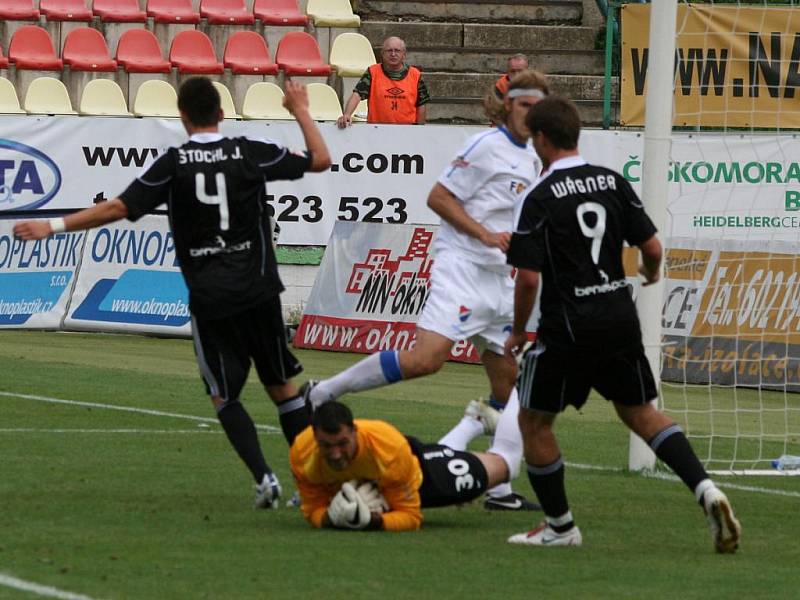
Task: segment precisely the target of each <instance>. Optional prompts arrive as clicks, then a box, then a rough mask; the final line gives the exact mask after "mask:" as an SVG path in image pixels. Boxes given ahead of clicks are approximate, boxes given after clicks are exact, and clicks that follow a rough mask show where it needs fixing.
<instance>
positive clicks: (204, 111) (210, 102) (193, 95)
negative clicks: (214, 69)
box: [178, 77, 224, 135]
mask: <svg viewBox="0 0 800 600" xmlns="http://www.w3.org/2000/svg"><path fill="white" fill-rule="evenodd" d="M178 110H179V111H180V113H181V121H182V122H183V126H184V127H185V128H186V132H187V133H188V134H189V135H191V134H193V133H195V132H199V131H216V130H217V127H218V125H219V122H220V121H221V120H222V119H223V117H224V115H223V113H222V108H221V103H220V98H219V92H218V91H217V88H215V87H214V84H213V83H212V82H211V80H210V79H209V78H208V77H191V78H189V79H187V80H186V81H185V82H184V83H183V85H181V87H180V90H179V91H178Z"/></svg>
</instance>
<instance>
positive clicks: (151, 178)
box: [119, 151, 175, 221]
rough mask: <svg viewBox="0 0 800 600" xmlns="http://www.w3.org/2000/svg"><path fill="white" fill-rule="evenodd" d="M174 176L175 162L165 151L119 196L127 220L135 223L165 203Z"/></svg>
mask: <svg viewBox="0 0 800 600" xmlns="http://www.w3.org/2000/svg"><path fill="white" fill-rule="evenodd" d="M174 176H175V161H174V160H173V159H172V156H171V153H170V152H169V151H167V152H165V153H164V154H162V155H161V156H159V157H158V158H157V159H156V160H155V162H154V163H153V164H152V165H150V167H149V168H148V169H147V170H146V171H145V172H144V173H142V174H141V175H139V177H137V178H136V179H134V180H133V181H132V182H131V184H130V185H129V186H128V187H127V189H126V190H125V191H124V192H122V193H121V194H120V195H119V198H120V200H122V202H123V204H125V206H126V207H127V208H128V219H130V220H131V221H137V220H138V219H140V218H141V217H142V216H143V215H146V214H147V213H148V212H150V211H152V210H153V209H154V208H155V207H156V206H158V205H159V204H163V203H164V202H166V201H167V199H168V198H169V188H170V185H171V182H172V179H173V177H174Z"/></svg>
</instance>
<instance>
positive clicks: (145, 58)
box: [117, 29, 172, 73]
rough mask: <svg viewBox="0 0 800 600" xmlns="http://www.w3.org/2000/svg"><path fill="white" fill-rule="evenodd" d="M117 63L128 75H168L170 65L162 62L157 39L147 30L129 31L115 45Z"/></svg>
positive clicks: (170, 68) (170, 69) (167, 62)
mask: <svg viewBox="0 0 800 600" xmlns="http://www.w3.org/2000/svg"><path fill="white" fill-rule="evenodd" d="M117 63H119V65H120V66H122V67H123V68H124V69H125V70H126V71H127V72H128V73H169V72H171V71H172V65H171V64H170V63H169V61H166V60H164V57H163V55H162V54H161V47H160V46H159V45H158V39H157V38H156V36H155V35H153V33H152V32H150V31H148V30H147V29H130V30H128V31H126V32H125V33H123V34H122V37H120V38H119V44H118V45H117Z"/></svg>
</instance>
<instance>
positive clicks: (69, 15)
mask: <svg viewBox="0 0 800 600" xmlns="http://www.w3.org/2000/svg"><path fill="white" fill-rule="evenodd" d="M39 10H40V11H41V13H42V14H43V15H44V16H45V17H46V18H47V20H48V21H83V22H89V21H91V20H92V11H91V10H89V9H88V8H86V4H85V2H84V1H83V0H40V1H39Z"/></svg>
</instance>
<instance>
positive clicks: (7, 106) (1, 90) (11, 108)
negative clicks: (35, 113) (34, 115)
mask: <svg viewBox="0 0 800 600" xmlns="http://www.w3.org/2000/svg"><path fill="white" fill-rule="evenodd" d="M0 114H4V115H8V114H15V115H17V114H25V111H24V110H22V109H21V108H20V106H19V98H17V90H15V89H14V84H13V83H11V82H10V81H9V80H8V79H6V78H5V77H0Z"/></svg>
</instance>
